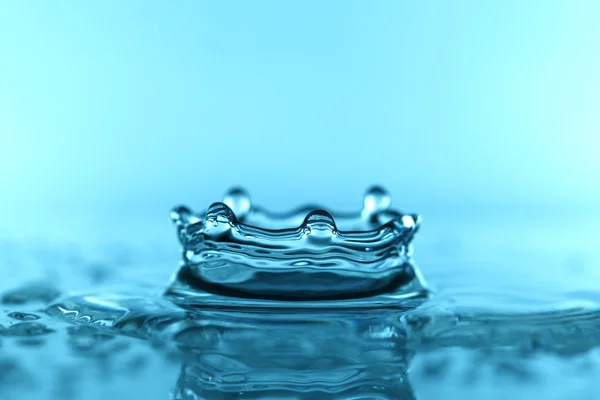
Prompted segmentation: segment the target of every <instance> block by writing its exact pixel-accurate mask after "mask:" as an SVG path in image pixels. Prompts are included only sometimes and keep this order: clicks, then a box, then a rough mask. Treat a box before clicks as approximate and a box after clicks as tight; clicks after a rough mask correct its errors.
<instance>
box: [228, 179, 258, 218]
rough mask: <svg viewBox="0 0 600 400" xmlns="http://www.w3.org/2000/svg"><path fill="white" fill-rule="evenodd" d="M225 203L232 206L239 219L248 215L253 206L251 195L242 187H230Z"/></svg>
mask: <svg viewBox="0 0 600 400" xmlns="http://www.w3.org/2000/svg"><path fill="white" fill-rule="evenodd" d="M223 203H225V204H226V205H227V206H229V208H231V210H232V211H233V212H234V214H235V216H236V217H237V218H238V219H242V220H243V219H244V217H246V215H248V213H249V212H250V208H251V207H252V203H251V201H250V195H249V194H248V192H247V191H246V190H245V189H244V188H241V187H234V188H231V189H229V191H228V192H227V193H226V194H225V197H224V198H223Z"/></svg>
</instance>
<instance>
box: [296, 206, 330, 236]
mask: <svg viewBox="0 0 600 400" xmlns="http://www.w3.org/2000/svg"><path fill="white" fill-rule="evenodd" d="M302 225H303V232H304V234H306V235H316V234H319V235H322V234H326V235H334V234H335V232H336V226H335V221H334V220H333V217H332V216H331V214H329V213H328V212H327V211H325V210H314V211H311V212H310V213H309V214H308V215H307V216H306V218H305V219H304V223H303V224H302Z"/></svg>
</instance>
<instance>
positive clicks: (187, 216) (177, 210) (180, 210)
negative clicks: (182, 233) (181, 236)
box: [169, 206, 199, 225]
mask: <svg viewBox="0 0 600 400" xmlns="http://www.w3.org/2000/svg"><path fill="white" fill-rule="evenodd" d="M169 217H171V221H172V222H173V223H174V224H175V225H188V224H193V223H195V222H198V221H199V219H198V217H196V216H194V213H193V212H192V210H190V209H189V208H187V207H186V206H177V207H174V208H173V209H172V210H171V212H170V213H169Z"/></svg>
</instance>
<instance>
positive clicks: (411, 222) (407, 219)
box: [402, 215, 416, 228]
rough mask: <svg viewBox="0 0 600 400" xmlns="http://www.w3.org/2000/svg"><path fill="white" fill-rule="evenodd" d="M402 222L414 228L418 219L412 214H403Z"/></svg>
mask: <svg viewBox="0 0 600 400" xmlns="http://www.w3.org/2000/svg"><path fill="white" fill-rule="evenodd" d="M402 224H403V225H404V226H405V227H406V228H414V227H415V226H416V221H415V220H414V218H413V217H412V215H403V216H402Z"/></svg>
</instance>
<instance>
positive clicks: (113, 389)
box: [0, 0, 600, 400]
mask: <svg viewBox="0 0 600 400" xmlns="http://www.w3.org/2000/svg"><path fill="white" fill-rule="evenodd" d="M599 16H600V2H598V1H594V0H590V1H584V0H573V1H557V0H532V1H513V0H508V1H500V0H498V1H495V0H488V1H484V0H473V1H468V0H464V1H371V2H369V1H350V0H348V1H308V0H303V1H295V2H292V1H259V0H253V1H215V2H208V1H183V0H181V1H151V0H143V1H142V0H127V1H125V0H109V1H102V2H91V1H88V2H78V1H67V0H64V1H61V0H57V1H41V0H38V1H35V0H32V1H18V0H15V1H9V0H0V210H2V213H1V214H0V293H2V292H4V290H7V289H10V288H14V287H18V286H19V285H20V284H21V283H23V282H27V281H31V280H36V279H43V280H44V281H47V282H52V283H54V284H56V285H57V286H59V287H60V288H61V290H63V291H64V293H65V294H72V293H74V292H79V293H89V292H90V291H92V290H94V291H96V290H105V288H103V289H99V288H98V283H97V281H98V280H99V278H98V276H100V277H102V276H103V275H102V274H104V275H106V277H105V281H104V282H105V283H104V284H106V285H108V284H111V285H112V284H115V285H116V284H122V285H123V286H124V287H126V288H127V289H128V290H129V289H131V288H136V287H137V286H136V285H137V284H147V285H149V286H152V287H153V288H160V289H161V290H162V288H164V286H165V285H166V283H167V282H168V279H169V276H170V275H171V274H172V273H173V271H175V270H176V268H177V263H178V261H179V259H180V255H181V252H180V249H179V248H178V243H177V240H176V237H175V234H174V232H173V229H172V228H171V227H170V226H169V221H168V211H169V209H170V208H171V207H172V206H173V205H175V204H178V203H186V204H189V205H190V206H192V207H193V208H195V209H202V208H204V207H206V206H207V205H209V204H210V203H212V202H214V201H217V200H219V199H220V197H221V195H222V193H223V192H224V191H225V190H226V189H227V188H228V187H230V186H231V185H235V184H240V185H244V186H246V187H247V188H248V189H249V190H250V192H251V194H252V196H253V199H254V200H255V202H256V203H260V204H263V205H265V206H267V207H269V208H274V209H279V210H283V209H288V208H290V207H293V206H295V205H297V204H299V203H304V202H307V201H311V202H315V201H318V202H321V203H324V204H325V205H328V206H331V207H335V208H342V209H347V210H356V209H357V208H358V207H360V206H361V204H362V199H361V196H362V194H363V192H364V190H365V188H366V187H367V186H369V185H371V184H372V183H380V184H383V185H385V186H386V187H387V188H388V189H389V190H390V192H391V193H392V194H393V196H394V206H396V207H398V208H401V209H405V210H408V211H411V212H418V213H421V214H422V215H423V217H424V218H423V220H424V223H423V229H422V231H421V232H420V233H419V235H417V237H416V243H415V258H416V260H417V261H418V264H419V266H420V268H421V271H422V272H423V275H424V276H425V278H426V280H427V282H428V284H430V286H431V287H432V288H433V289H435V290H439V293H442V294H443V293H448V294H449V295H456V296H457V297H458V298H459V299H462V301H463V304H465V303H466V304H475V305H477V306H481V307H483V308H486V307H487V309H490V310H498V309H501V308H502V307H513V306H514V305H515V304H516V305H517V309H521V308H529V307H532V308H535V307H538V306H539V303H537V302H536V300H538V299H541V300H544V301H545V300H548V301H554V300H555V298H554V297H551V296H547V294H548V293H549V292H550V293H553V294H556V293H559V294H561V295H562V294H564V293H566V294H567V296H566V297H565V298H567V299H577V300H579V301H583V302H584V304H585V301H589V302H590V303H592V304H597V303H598V299H599V298H600V296H599V295H598V294H597V293H598V292H597V289H598V282H600V247H599V246H598V240H597V238H598V237H600V156H599V155H598V153H599V152H600V112H599V104H600V72H599V71H600V24H599V22H600V20H599ZM157 293H158V291H157ZM573 293H575V295H573ZM499 294H510V296H505V297H503V296H500V295H499ZM515 297H516V300H515V303H511V302H510V301H508V300H510V299H513V300H514V298H515ZM507 299H508V300H507ZM562 300H564V298H563V297H559V299H558V300H557V301H558V303H559V304H567V305H569V304H582V303H581V302H574V303H568V302H567V303H561V301H562ZM471 302H472V303H471ZM542 304H543V305H544V307H547V306H546V303H544V302H542ZM519 307H521V308H519ZM19 311H22V310H19ZM2 317H4V315H2ZM7 318H8V317H7ZM0 322H2V323H3V324H6V325H7V324H8V323H9V322H4V321H1V320H0ZM3 340H4V339H3ZM56 340H57V342H56V343H63V342H64V343H63V344H62V346H63V347H60V345H57V346H54V345H52V346H45V347H43V348H42V347H40V348H38V347H29V349H30V350H31V352H30V353H27V354H29V355H28V356H26V353H25V350H24V349H25V348H24V347H21V346H9V343H12V342H9V341H8V340H4V342H3V343H4V345H3V346H4V347H3V348H2V352H3V353H2V356H4V355H5V354H9V353H10V352H11V351H12V352H13V353H14V355H15V356H18V357H19V358H23V359H26V360H29V362H31V365H32V366H31V368H30V370H31V371H37V370H39V371H41V372H43V374H42V375H44V374H45V375H48V377H50V378H51V379H54V373H55V371H56V372H57V373H58V375H57V376H58V380H63V381H65V382H67V385H71V383H72V382H79V383H80V384H81V385H82V388H83V389H85V390H84V391H82V393H86V395H87V396H88V397H86V398H89V399H105V398H131V393H134V392H135V393H137V394H139V395H140V396H141V397H144V398H157V399H163V398H165V395H166V393H167V392H168V390H169V389H170V388H171V387H172V386H173V385H174V382H175V380H176V379H177V376H178V374H179V365H174V364H168V363H165V362H163V360H162V359H160V358H156V357H153V358H151V359H152V360H154V362H156V363H157V365H158V364H160V365H159V366H158V367H157V369H156V370H154V372H152V370H151V371H150V372H148V373H146V372H144V375H143V376H144V377H146V379H140V378H139V376H138V377H136V378H130V377H129V376H126V375H123V376H119V377H120V379H121V378H122V379H123V380H122V381H118V380H117V381H115V380H113V381H110V382H109V381H108V380H106V379H104V378H103V376H101V379H95V380H92V379H91V378H89V377H88V380H87V381H86V380H85V379H80V378H67V379H62V378H61V376H62V375H60V374H61V371H62V370H61V369H60V368H55V367H44V368H40V365H42V363H41V362H40V360H44V358H43V357H42V358H40V354H44V352H45V353H46V356H45V357H46V358H45V359H46V360H51V361H57V363H58V364H56V365H60V363H62V362H63V361H64V358H65V357H66V356H65V355H66V354H67V351H66V348H65V347H64V346H65V343H66V341H64V340H63V341H62V342H60V341H58V340H59V339H56ZM60 340H62V339H60ZM582 343H583V344H582V345H584V344H585V341H583V342H582ZM61 349H62V350H61ZM595 354H596V355H595V356H594V355H593V354H592V357H596V360H597V359H598V352H596V353H595ZM586 356H587V355H586ZM465 359H467V360H469V358H468V357H466V358H465ZM473 360H475V361H473V362H474V363H475V364H476V365H477V369H480V368H479V366H480V364H481V362H480V359H477V358H473ZM536 360H538V359H536ZM573 360H574V361H571V358H564V359H563V358H557V359H550V358H542V359H541V361H539V363H538V364H539V365H538V364H536V365H538V367H536V368H537V370H538V372H539V371H544V368H545V370H546V372H545V375H540V376H541V377H542V378H543V379H539V380H535V382H536V384H534V385H529V386H527V385H524V384H523V381H521V380H517V381H514V382H513V384H512V386H510V385H507V382H508V381H506V380H499V381H490V380H489V379H488V380H485V379H484V380H482V381H481V383H480V385H479V387H477V386H475V389H476V390H475V391H473V388H472V387H471V385H465V384H464V382H466V381H465V380H460V381H458V380H449V381H448V382H449V383H450V384H448V385H446V384H438V383H435V384H432V383H431V381H427V380H425V381H420V382H419V381H418V380H414V379H413V383H414V385H415V387H416V391H417V393H418V395H419V397H418V398H419V399H423V400H425V399H438V398H441V397H444V396H445V397H447V398H490V399H492V398H498V399H500V398H501V399H505V398H507V397H510V398H533V397H535V396H538V397H544V398H548V399H549V398H555V399H558V398H561V399H564V398H593V396H594V395H595V394H597V393H598V392H599V390H600V389H599V388H598V384H597V378H596V375H597V374H595V373H594V371H595V370H594V369H593V365H600V362H598V361H594V363H593V364H589V359H583V361H584V363H581V364H576V363H578V362H579V361H580V359H578V358H573ZM592 360H593V359H592ZM0 361H1V360H0ZM417 361H418V360H417ZM518 363H519V366H520V365H521V360H520V359H519V360H518ZM48 365H55V364H48ZM73 365H75V368H76V369H77V370H80V371H92V372H94V370H91V369H89V368H88V367H82V366H81V365H80V364H73ZM413 365H417V367H415V368H414V369H415V370H418V365H419V363H418V362H415V363H413ZM590 365H591V366H590ZM542 367H543V368H542ZM165 368H169V372H168V373H167V372H165ZM519 368H520V367H519ZM584 370H585V371H591V373H582V371H584ZM518 371H520V369H518V368H517V372H518ZM68 376H71V375H68ZM72 376H76V375H72ZM99 376H100V375H99ZM558 378H560V379H561V381H560V383H559V384H557V379H558ZM417 379H418V376H417ZM5 381H6V382H11V383H10V385H13V384H12V378H10V380H5ZM49 382H50V383H51V384H52V382H53V381H49ZM90 382H91V383H90ZM115 382H116V383H115ZM456 382H461V383H460V384H456ZM490 382H492V383H491V384H490ZM0 383H1V382H0ZM36 384H37V386H35V387H37V389H38V390H39V393H42V394H36V393H34V394H32V395H31V396H32V397H22V398H23V399H27V398H36V399H39V398H40V396H42V397H43V396H46V397H47V396H49V394H48V393H50V392H49V391H48V390H49V389H48V387H52V385H50V386H49V385H47V384H46V385H44V384H40V382H36ZM7 385H9V384H8V383H7V384H6V385H5V387H6V386H7ZM26 386H27V387H34V386H33V385H30V384H29V383H27V384H26ZM15 388H16V389H17V390H18V394H19V395H23V396H28V394H27V393H26V392H25V391H21V389H20V388H21V387H20V386H18V385H15ZM478 388H479V389H482V390H483V391H479V392H478V391H477V390H479V389H478ZM0 389H1V388H0ZM484 389H485V390H484ZM461 391H462V392H465V391H466V392H468V393H467V394H466V395H464V394H462V395H460V393H462V392H461ZM488 392H489V393H488ZM492 392H493V393H496V395H497V396H496V397H493V396H492V394H490V393H492ZM15 393H17V392H15ZM456 393H459V395H457V394H456ZM477 393H478V394H477ZM0 397H2V395H1V394H0ZM44 398H45V397H44ZM58 398H61V399H63V398H64V396H62V395H59V396H58ZM78 398H79V397H78Z"/></svg>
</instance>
